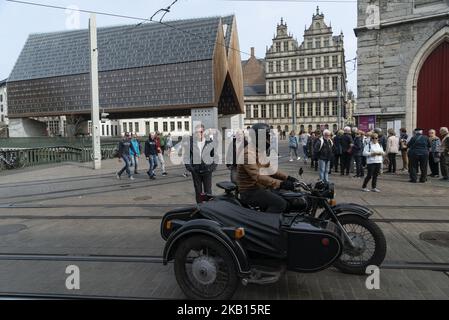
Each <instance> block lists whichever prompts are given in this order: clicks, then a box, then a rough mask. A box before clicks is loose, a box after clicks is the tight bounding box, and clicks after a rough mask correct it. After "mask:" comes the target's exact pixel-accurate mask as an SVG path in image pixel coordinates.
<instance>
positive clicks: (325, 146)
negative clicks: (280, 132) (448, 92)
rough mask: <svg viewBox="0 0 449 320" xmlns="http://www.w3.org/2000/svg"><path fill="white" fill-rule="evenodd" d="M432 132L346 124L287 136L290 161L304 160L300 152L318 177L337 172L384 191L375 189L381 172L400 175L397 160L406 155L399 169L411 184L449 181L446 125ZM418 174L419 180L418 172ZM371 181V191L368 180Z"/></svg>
mask: <svg viewBox="0 0 449 320" xmlns="http://www.w3.org/2000/svg"><path fill="white" fill-rule="evenodd" d="M439 135H440V137H438V136H437V132H436V130H434V129H431V130H429V131H428V136H427V135H425V134H424V133H423V130H422V129H420V128H417V129H415V130H414V131H413V133H412V135H411V136H409V135H408V134H407V130H406V129H405V128H402V129H401V130H400V135H399V137H398V136H397V135H396V132H395V130H393V129H388V131H387V134H384V132H383V131H382V129H380V128H376V129H374V130H372V131H369V132H364V131H362V130H358V129H357V128H351V127H345V128H344V129H343V130H339V131H337V132H335V133H332V132H330V131H329V130H328V129H325V130H323V131H321V130H317V131H312V132H305V131H301V132H300V133H299V135H296V133H295V131H291V132H290V135H289V142H288V143H289V153H290V162H292V161H294V159H296V160H300V159H301V156H300V152H302V155H303V157H304V163H305V164H307V163H308V161H309V159H310V166H311V168H312V169H314V170H315V171H319V178H320V180H322V181H325V182H329V175H330V174H332V173H333V172H334V173H337V174H338V173H339V174H340V175H341V176H349V175H350V174H351V173H353V174H354V175H353V177H354V178H360V179H363V183H362V190H363V191H365V192H368V191H373V192H380V190H379V189H378V188H377V178H378V176H379V175H381V174H383V173H386V174H396V173H398V164H397V159H398V158H399V157H401V158H402V168H401V169H400V170H401V171H403V172H404V171H407V172H408V173H409V177H410V179H409V182H411V183H417V182H418V181H419V182H421V183H425V182H426V181H427V179H428V171H429V170H430V175H429V177H432V178H440V177H441V178H440V180H444V181H449V176H448V167H449V133H448V129H447V128H446V127H442V128H440V130H439ZM419 173H420V176H419V179H418V174H419ZM370 182H371V189H368V188H367V187H368V184H369V183H370Z"/></svg>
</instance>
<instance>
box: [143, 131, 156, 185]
mask: <svg viewBox="0 0 449 320" xmlns="http://www.w3.org/2000/svg"><path fill="white" fill-rule="evenodd" d="M144 151H145V157H146V158H147V160H148V164H149V169H148V171H147V174H148V177H149V178H150V179H151V180H154V179H156V173H155V170H156V167H157V161H158V143H157V140H156V134H155V133H151V134H150V135H149V136H148V140H147V141H146V142H145V150H144Z"/></svg>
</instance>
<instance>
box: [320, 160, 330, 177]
mask: <svg viewBox="0 0 449 320" xmlns="http://www.w3.org/2000/svg"><path fill="white" fill-rule="evenodd" d="M319 166H320V180H322V181H325V182H329V166H330V161H329V160H319Z"/></svg>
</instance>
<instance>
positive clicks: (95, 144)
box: [89, 13, 101, 170]
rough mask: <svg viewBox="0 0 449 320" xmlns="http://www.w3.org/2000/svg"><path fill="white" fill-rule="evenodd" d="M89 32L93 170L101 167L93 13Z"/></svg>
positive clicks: (94, 18)
mask: <svg viewBox="0 0 449 320" xmlns="http://www.w3.org/2000/svg"><path fill="white" fill-rule="evenodd" d="M89 33H90V82H91V99H92V100H91V101H92V117H91V119H92V154H93V159H92V160H93V165H94V170H98V169H101V144H100V98H99V93H98V45H97V19H96V15H95V14H94V13H93V14H91V15H90V19H89Z"/></svg>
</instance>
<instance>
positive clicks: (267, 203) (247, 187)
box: [237, 123, 297, 213]
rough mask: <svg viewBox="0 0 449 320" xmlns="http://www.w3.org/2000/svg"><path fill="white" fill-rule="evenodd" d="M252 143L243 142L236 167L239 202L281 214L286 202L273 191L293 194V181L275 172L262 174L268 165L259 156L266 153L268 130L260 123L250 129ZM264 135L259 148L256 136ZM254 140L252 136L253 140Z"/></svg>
mask: <svg viewBox="0 0 449 320" xmlns="http://www.w3.org/2000/svg"><path fill="white" fill-rule="evenodd" d="M252 130H253V131H254V133H255V141H250V142H248V141H247V140H245V148H244V164H238V166H237V184H238V187H239V192H240V200H241V201H242V202H243V203H244V204H246V205H249V206H252V207H259V208H260V210H261V211H264V212H271V213H282V212H285V211H286V209H287V201H286V200H285V199H284V198H282V197H281V196H280V195H278V194H277V190H280V189H283V190H294V182H296V181H297V179H295V178H293V177H290V176H288V175H287V174H285V173H283V172H281V171H277V172H276V173H274V174H272V175H267V174H264V173H265V171H266V170H264V169H266V168H269V167H270V163H269V162H268V163H267V164H261V163H260V159H259V155H261V154H263V153H265V152H266V155H267V156H268V155H269V152H270V127H269V126H268V125H267V124H264V123H258V124H255V125H254V126H253V127H252ZM260 134H265V144H262V143H261V145H259V140H260V139H259V135H260ZM253 137H254V136H253ZM262 140H263V139H262Z"/></svg>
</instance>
